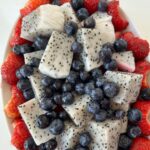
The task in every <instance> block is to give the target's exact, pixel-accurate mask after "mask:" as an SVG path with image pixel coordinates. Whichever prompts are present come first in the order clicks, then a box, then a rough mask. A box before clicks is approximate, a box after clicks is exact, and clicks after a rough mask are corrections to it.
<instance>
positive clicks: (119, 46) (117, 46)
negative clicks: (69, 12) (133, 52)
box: [114, 38, 127, 52]
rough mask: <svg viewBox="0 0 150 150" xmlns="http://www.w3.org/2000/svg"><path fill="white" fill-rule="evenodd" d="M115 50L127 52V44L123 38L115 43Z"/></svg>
mask: <svg viewBox="0 0 150 150" xmlns="http://www.w3.org/2000/svg"><path fill="white" fill-rule="evenodd" d="M114 48H115V50H116V51H117V52H124V51H126V50H127V42H126V41H125V40H124V39H122V38H120V39H117V40H116V41H115V43H114Z"/></svg>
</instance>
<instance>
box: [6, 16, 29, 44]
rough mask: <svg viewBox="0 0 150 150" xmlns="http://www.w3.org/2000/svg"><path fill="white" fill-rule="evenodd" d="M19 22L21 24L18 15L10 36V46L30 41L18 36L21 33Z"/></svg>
mask: <svg viewBox="0 0 150 150" xmlns="http://www.w3.org/2000/svg"><path fill="white" fill-rule="evenodd" d="M21 24H22V18H21V17H20V18H19V19H18V21H17V23H16V25H15V28H14V30H13V33H12V36H11V38H10V41H9V44H10V46H11V47H14V46H15V45H22V44H25V43H30V42H29V41H27V40H25V39H23V38H21V37H20V34H21Z"/></svg>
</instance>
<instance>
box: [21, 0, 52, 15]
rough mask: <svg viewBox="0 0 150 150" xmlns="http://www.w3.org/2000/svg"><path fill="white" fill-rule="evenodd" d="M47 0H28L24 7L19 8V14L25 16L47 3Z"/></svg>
mask: <svg viewBox="0 0 150 150" xmlns="http://www.w3.org/2000/svg"><path fill="white" fill-rule="evenodd" d="M49 2H50V1H49V0H28V2H27V3H26V5H25V6H24V8H22V9H20V14H21V15H22V16H26V15H28V14H29V13H31V12H32V11H33V10H35V9H36V8H38V7H39V6H41V5H44V4H49Z"/></svg>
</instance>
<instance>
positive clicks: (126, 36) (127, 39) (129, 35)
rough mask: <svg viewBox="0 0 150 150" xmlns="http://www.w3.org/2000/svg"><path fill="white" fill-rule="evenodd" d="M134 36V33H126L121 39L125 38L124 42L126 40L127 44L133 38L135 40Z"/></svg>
mask: <svg viewBox="0 0 150 150" xmlns="http://www.w3.org/2000/svg"><path fill="white" fill-rule="evenodd" d="M133 37H134V35H133V33H132V32H125V33H123V34H122V35H121V38H123V39H124V40H126V41H127V42H128V41H130V39H131V38H133Z"/></svg>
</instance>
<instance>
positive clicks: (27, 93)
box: [23, 88, 35, 100]
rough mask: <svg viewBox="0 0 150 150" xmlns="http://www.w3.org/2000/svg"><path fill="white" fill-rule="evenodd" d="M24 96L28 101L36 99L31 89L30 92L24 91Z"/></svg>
mask: <svg viewBox="0 0 150 150" xmlns="http://www.w3.org/2000/svg"><path fill="white" fill-rule="evenodd" d="M23 96H24V98H25V99H26V100H30V99H32V98H34V97H35V95H34V92H33V90H32V88H31V89H28V90H25V91H23Z"/></svg>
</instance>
